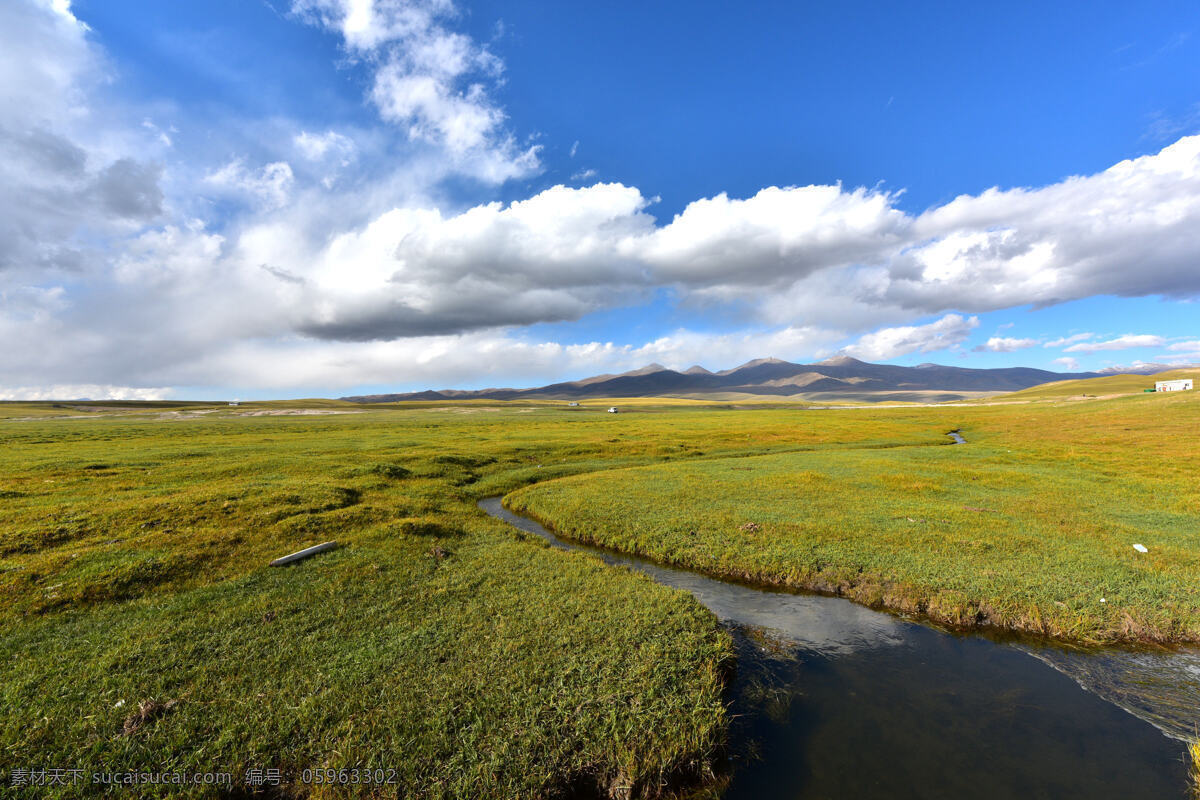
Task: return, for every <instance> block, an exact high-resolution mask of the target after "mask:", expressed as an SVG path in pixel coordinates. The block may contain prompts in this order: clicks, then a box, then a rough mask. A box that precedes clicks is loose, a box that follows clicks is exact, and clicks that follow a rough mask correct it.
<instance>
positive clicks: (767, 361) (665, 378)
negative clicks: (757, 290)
mask: <svg viewBox="0 0 1200 800" xmlns="http://www.w3.org/2000/svg"><path fill="white" fill-rule="evenodd" d="M1098 374H1099V373H1095V372H1075V373H1061V372H1049V371H1047V370H1042V369H1032V368H1029V367H1009V368H1004V369H966V368H963V367H947V366H943V365H941V364H921V365H920V366H916V367H898V366H894V365H891V364H868V363H867V362H865V361H859V360H858V359H854V358H849V357H848V356H839V357H836V358H830V359H827V360H825V361H822V362H820V363H817V364H793V363H791V362H788V361H781V360H779V359H777V358H759V359H755V360H753V361H748V362H746V363H745V364H742V365H741V366H739V367H734V368H733V369H725V370H721V371H719V372H709V371H708V370H707V369H705V368H704V367H701V366H699V365H696V366H693V367H691V368H689V369H688V370H686V371H684V372H677V371H676V370H672V369H667V368H666V367H664V366H662V365H661V364H649V365H647V366H645V367H642V368H641V369H636V370H633V371H631V372H625V373H622V374H620V375H597V376H595V377H592V378H585V379H583V380H579V381H569V382H565V383H554V384H550V385H549V386H540V387H537V388H533V389H480V390H478V391H464V390H458V389H442V390H439V391H433V390H427V391H423V392H407V393H399V394H375V395H365V396H359V397H344V398H342V399H343V400H350V401H354V402H359V403H391V402H396V401H401V400H465V399H487V400H514V399H520V398H551V399H553V398H559V399H568V398H570V399H580V398H587V397H657V396H695V397H705V396H722V397H729V398H730V399H735V398H736V396H737V395H768V396H777V397H779V398H780V399H784V398H790V399H806V400H835V399H855V400H866V401H881V400H904V399H923V400H939V401H944V400H953V399H956V398H963V397H970V396H978V395H980V394H997V393H1001V392H1014V391H1017V390H1020V389H1028V388H1029V387H1031V386H1038V385H1040V384H1043V383H1049V382H1051V381H1062V380H1070V379H1074V378H1094V377H1096V376H1097V375H1098Z"/></svg>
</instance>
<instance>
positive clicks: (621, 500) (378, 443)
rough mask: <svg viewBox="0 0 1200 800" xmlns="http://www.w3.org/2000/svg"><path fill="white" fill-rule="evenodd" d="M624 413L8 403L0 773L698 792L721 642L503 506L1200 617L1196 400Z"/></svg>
mask: <svg viewBox="0 0 1200 800" xmlns="http://www.w3.org/2000/svg"><path fill="white" fill-rule="evenodd" d="M613 402H616V403H617V404H618V405H619V406H620V407H621V408H622V411H623V413H621V414H615V415H614V414H606V413H604V410H603V409H604V407H606V405H605V401H595V402H592V401H589V402H587V403H585V404H584V405H583V406H580V407H577V408H569V407H567V406H566V405H565V403H562V402H555V403H548V402H541V403H539V402H522V403H511V404H510V403H497V402H489V403H480V402H468V403H446V402H442V403H413V404H400V405H387V406H356V405H353V404H342V403H338V402H336V401H333V402H330V403H328V404H324V405H322V404H318V403H316V402H313V403H308V402H307V401H292V402H289V403H281V404H271V403H247V404H243V405H242V406H241V407H239V408H237V409H233V408H229V407H226V406H223V405H221V404H216V405H214V404H207V405H205V404H199V405H184V404H178V403H175V404H171V403H167V404H129V403H122V404H113V405H111V406H100V405H99V404H89V403H78V404H61V405H62V406H65V407H57V408H55V407H54V405H56V404H5V405H4V407H3V408H2V409H0V412H2V413H0V417H4V419H2V420H0V436H3V441H4V447H3V448H2V449H0V664H2V665H3V666H0V771H2V770H11V769H16V768H49V767H62V768H74V767H79V768H84V769H87V770H88V771H124V770H141V769H147V768H153V769H164V770H188V771H193V770H198V771H207V770H222V771H230V772H232V773H234V775H235V781H239V780H240V778H241V775H242V773H243V772H244V771H245V770H246V769H249V768H277V769H282V770H284V771H285V773H290V774H291V775H292V776H293V777H294V778H295V777H299V775H300V772H301V771H302V770H304V769H306V768H348V769H352V768H360V769H361V768H367V767H370V768H372V769H374V768H383V769H394V770H395V771H396V772H395V777H396V780H397V781H398V783H397V784H395V785H392V786H388V787H383V788H371V787H364V786H358V787H355V788H354V789H353V790H352V791H349V792H348V793H350V794H354V795H364V796H380V797H387V796H404V797H418V798H433V797H463V798H466V797H471V798H488V797H496V798H499V797H514V796H528V797H556V796H566V795H570V794H571V793H572V792H582V793H584V794H589V793H591V794H613V795H614V796H616V795H622V794H623V793H625V792H626V791H628V792H629V794H630V796H635V797H636V796H656V795H662V794H664V793H668V792H669V791H671V790H672V788H673V787H675V786H683V785H687V784H692V783H695V782H696V781H703V780H704V779H705V778H706V777H707V776H709V775H710V774H711V771H712V769H713V764H714V760H715V759H716V758H717V757H718V755H719V750H720V746H721V742H722V738H723V735H724V731H725V728H726V725H727V722H728V719H727V712H726V710H725V707H724V704H723V701H722V689H723V686H724V681H725V674H726V673H727V671H728V669H729V668H730V666H731V664H730V661H731V658H732V656H731V653H732V646H731V643H730V641H729V637H728V635H727V634H726V633H725V632H724V631H723V630H722V629H721V628H720V627H719V626H718V625H717V622H716V620H715V618H714V617H713V616H712V615H711V614H710V613H709V612H708V611H706V610H705V609H704V608H702V607H701V606H699V605H698V604H697V603H696V601H695V600H694V599H693V598H691V597H690V596H689V595H687V594H684V593H681V592H675V591H672V590H668V589H665V588H663V587H661V586H658V585H656V584H654V583H652V582H651V581H650V580H649V579H647V578H645V577H643V576H641V575H639V574H636V573H632V572H627V571H622V570H616V569H612V568H609V567H606V566H604V565H603V564H602V563H601V562H600V561H598V560H597V559H594V558H592V557H589V556H585V555H582V554H578V553H564V552H561V551H558V550H554V549H551V548H549V547H547V546H546V545H545V544H544V543H543V542H541V541H540V540H539V539H537V538H536V537H527V536H525V535H523V534H520V533H517V532H515V531H514V530H513V529H511V528H509V527H508V526H505V525H503V524H502V523H499V522H497V521H495V520H492V519H491V518H489V517H487V516H486V515H484V514H483V513H482V512H480V511H479V510H478V509H477V508H476V506H475V503H476V501H477V500H479V499H480V498H484V497H491V496H497V495H507V496H508V503H509V504H510V505H511V506H513V507H516V508H520V509H525V510H529V511H531V512H532V513H534V514H535V515H537V516H539V517H541V518H543V519H546V520H549V521H550V522H552V523H553V524H554V525H555V526H556V527H558V528H559V529H560V530H562V531H564V532H565V533H567V534H568V535H570V536H574V537H577V538H580V539H586V540H589V541H595V542H599V543H602V544H607V545H609V546H613V547H618V548H620V549H625V550H629V551H636V552H640V553H645V554H649V555H651V556H654V557H657V558H661V559H663V560H667V561H673V562H676V563H681V564H687V565H689V566H693V567H696V568H699V569H702V570H705V571H709V572H713V573H718V574H723V575H734V576H741V577H746V578H751V579H754V580H760V581H763V582H768V583H782V584H787V585H792V586H797V587H799V586H809V587H815V588H821V589H826V590H831V591H839V592H841V593H843V594H845V595H847V596H849V597H853V598H855V599H858V600H861V601H863V602H868V603H872V604H876V605H882V606H888V607H893V608H898V609H904V610H911V611H916V612H921V613H925V614H927V615H929V616H931V617H934V618H937V619H944V620H948V621H952V622H956V623H961V624H966V625H972V624H979V623H981V622H988V623H991V624H995V625H1002V626H1007V627H1014V628H1022V629H1025V630H1037V631H1041V632H1045V633H1050V634H1053V635H1058V636H1064V637H1069V638H1074V639H1078V640H1084V641H1107V640H1119V639H1139V640H1141V639H1153V640H1162V641H1183V640H1195V639H1197V638H1198V635H1200V621H1198V616H1200V612H1198V611H1197V607H1198V606H1200V596H1198V595H1197V592H1198V591H1200V589H1198V588H1197V587H1198V586H1200V580H1197V578H1198V577H1200V570H1198V566H1200V561H1198V559H1200V527H1198V523H1197V520H1198V519H1200V516H1198V514H1200V485H1198V484H1197V482H1196V480H1195V475H1196V474H1197V467H1200V453H1198V448H1197V447H1196V438H1197V431H1198V430H1200V428H1198V427H1197V423H1198V422H1200V402H1197V401H1196V397H1195V396H1192V395H1191V393H1186V394H1181V395H1175V396H1157V397H1156V396H1137V397H1131V398H1125V399H1118V400H1108V401H1096V402H1089V403H1038V404H1024V405H1013V406H980V407H963V406H958V407H928V408H921V407H914V408H890V409H869V408H868V409H863V408H845V409H837V410H829V411H810V410H805V409H804V408H803V407H800V406H795V405H793V406H790V407H775V408H755V409H738V408H735V407H731V406H729V405H728V404H717V403H695V402H687V401H679V400H674V401H660V402H655V401H650V400H642V401H636V402H635V401H630V400H629V399H621V400H620V401H613ZM77 406H87V407H88V408H98V409H99V410H81V409H80V408H78V407H77ZM311 410H320V411H324V412H326V413H324V414H320V415H309V414H302V413H300V412H304V411H311ZM334 411H339V412H351V413H328V412H334ZM200 412H203V413H200ZM248 412H263V413H267V412H269V413H270V414H279V415H276V416H270V415H268V416H261V415H258V416H255V415H250V414H249V413H248ZM959 427H961V428H962V429H963V432H964V434H965V435H966V436H967V438H968V439H969V442H970V443H969V444H968V445H967V446H965V447H960V446H947V445H946V442H948V441H949V440H948V439H947V438H946V437H945V435H944V434H945V432H946V431H947V430H951V429H954V428H959ZM329 539H335V540H337V541H338V542H339V543H340V545H341V547H340V548H339V549H338V550H335V551H334V552H332V553H328V554H324V555H321V556H318V557H315V558H312V559H310V560H307V561H304V562H302V563H300V564H299V565H296V566H292V567H288V568H283V569H279V568H270V567H268V566H266V565H267V562H268V561H269V560H271V559H272V558H275V557H277V556H280V555H283V554H286V553H289V552H292V551H294V550H298V549H300V548H302V547H305V546H308V545H312V544H315V543H318V542H321V541H325V540H329ZM1133 542H1140V543H1143V544H1145V545H1146V546H1147V547H1149V548H1150V552H1149V553H1147V554H1145V555H1142V554H1138V553H1136V552H1135V551H1134V550H1133V549H1132V548H1131V544H1132V543H1133ZM1100 596H1104V597H1106V599H1107V601H1108V602H1107V603H1106V604H1099V603H1098V599H1099V597H1100ZM2 780H3V777H2V776H0V781H2ZM90 789H91V787H90V786H82V787H76V788H75V789H68V790H62V791H59V792H58V794H59V795H61V796H75V795H78V796H85V795H88V794H90ZM289 792H290V794H292V795H298V796H318V797H321V796H342V795H344V794H346V793H347V790H344V789H343V790H338V789H332V788H329V787H305V786H300V785H297V784H293V785H292V786H291V788H290V790H289ZM162 793H163V791H162V790H161V789H155V790H145V791H144V794H145V795H147V796H159V795H161V794H162ZM196 793H197V792H196V791H195V790H194V789H188V790H185V789H181V790H179V791H178V794H180V795H181V796H191V795H194V794H196ZM215 793H216V792H215V790H214V794H215ZM138 794H139V793H138V792H136V791H135V792H131V793H129V795H130V796H138Z"/></svg>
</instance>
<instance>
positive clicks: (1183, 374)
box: [1002, 369, 1200, 400]
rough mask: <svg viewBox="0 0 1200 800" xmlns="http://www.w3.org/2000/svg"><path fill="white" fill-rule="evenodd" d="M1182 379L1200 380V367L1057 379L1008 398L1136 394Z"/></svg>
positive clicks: (1034, 398)
mask: <svg viewBox="0 0 1200 800" xmlns="http://www.w3.org/2000/svg"><path fill="white" fill-rule="evenodd" d="M1180 378H1195V379H1197V380H1200V369H1176V370H1171V371H1170V372H1160V373H1158V374H1155V375H1124V374H1122V375H1106V376H1104V377H1102V378H1081V379H1079V380H1072V381H1055V382H1054V383H1044V384H1042V385H1041V386H1034V387H1032V388H1029V389H1022V390H1021V391H1019V392H1012V393H1010V394H1006V395H1004V396H1003V398H1002V399H1004V400H1052V399H1065V398H1068V397H1107V396H1111V395H1119V394H1136V393H1139V392H1144V391H1145V390H1146V389H1153V388H1154V384H1155V383H1156V382H1157V381H1173V380H1178V379H1180Z"/></svg>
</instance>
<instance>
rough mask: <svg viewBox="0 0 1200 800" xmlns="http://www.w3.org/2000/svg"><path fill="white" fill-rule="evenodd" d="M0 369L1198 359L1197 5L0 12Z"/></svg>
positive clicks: (80, 385) (84, 382)
mask: <svg viewBox="0 0 1200 800" xmlns="http://www.w3.org/2000/svg"><path fill="white" fill-rule="evenodd" d="M0 30H2V31H3V33H0V93H3V99H4V103H3V104H2V107H3V108H4V109H6V110H5V111H3V112H0V114H2V115H3V116H2V117H0V150H2V151H3V152H0V156H2V157H3V163H4V166H3V167H0V172H2V174H0V178H2V179H3V180H0V216H2V217H3V218H4V219H5V220H6V222H5V223H2V224H0V335H2V336H3V337H4V338H5V340H6V341H9V342H10V343H13V346H12V347H10V348H9V350H8V352H7V353H5V354H4V355H0V397H14V398H15V397H54V396H59V397H61V396H81V395H85V394H86V395H87V396H114V397H160V396H226V395H230V396H232V395H236V396H241V397H247V398H248V397H286V396H307V395H326V396H329V395H333V396H336V395H340V394H348V393H360V392H370V391H382V390H405V389H421V388H428V387H449V386H457V387H466V388H471V387H481V386H494V385H532V384H537V383H543V382H549V381H553V380H561V379H570V378H578V377H583V376H586V375H590V374H595V373H599V372H611V371H621V370H623V369H630V368H635V367H638V366H641V365H642V364H644V363H647V362H650V361H657V362H660V363H664V364H667V365H668V366H676V367H681V368H682V367H686V366H689V365H690V364H692V363H697V362H699V363H702V364H704V365H705V366H708V367H710V368H712V369H720V368H725V367H730V366H734V365H736V364H737V363H740V362H742V361H745V360H748V359H751V358H756V357H765V356H775V357H780V358H786V359H789V360H793V361H813V360H819V359H821V358H825V357H828V356H831V355H835V354H838V353H849V354H851V355H855V356H857V357H860V358H864V359H865V360H872V361H884V362H889V363H901V364H916V363H922V362H926V361H936V362H941V363H950V364H956V365H963V366H976V367H996V366H1013V365H1022V366H1037V367H1043V368H1047V369H1054V370H1076V369H1078V370H1088V369H1100V368H1105V367H1112V366H1117V365H1131V364H1139V363H1145V362H1154V363H1192V362H1200V325H1198V324H1197V322H1196V320H1197V319H1200V316H1198V315H1197V314H1196V306H1195V304H1194V299H1195V297H1196V296H1197V294H1198V293H1200V269H1197V266H1198V264H1197V255H1198V254H1200V139H1197V138H1194V137H1196V135H1197V134H1198V133H1200V88H1197V87H1200V40H1198V39H1197V36H1198V35H1200V8H1197V7H1196V5H1195V4H1194V3H1146V4H1138V5H1136V6H1134V5H1130V4H1117V3H1102V4H1097V3H1087V4H1084V3H1060V4H1053V6H1052V7H1046V6H1045V5H1044V4H1020V5H1013V6H1008V7H1005V8H1003V9H1000V8H989V7H979V6H976V5H972V4H950V3H944V4H932V3H930V4H922V5H921V7H920V8H919V9H916V10H914V9H912V8H901V7H898V6H896V5H895V4H883V3H840V4H762V5H758V6H754V5H749V6H747V5H744V6H738V7H733V6H730V5H729V4H727V3H706V2H689V3H669V2H663V3H653V4H647V3H626V2H614V3H605V4H593V5H583V6H580V5H578V4H575V5H571V4H566V5H561V4H560V5H547V4H545V3H534V2H511V1H510V2H504V3H500V2H479V3H467V2H458V3H452V2H451V1H450V0H419V1H418V2H394V1H393V0H374V2H372V0H295V1H294V2H288V0H272V2H269V3H268V2H206V3H198V4H191V3H158V2H155V3H151V2H120V1H119V0H104V2H99V1H98V0H75V2H73V3H68V2H66V0H8V2H6V3H4V4H2V5H0Z"/></svg>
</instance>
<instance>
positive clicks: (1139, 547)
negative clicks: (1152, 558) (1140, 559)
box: [1133, 544, 1149, 553]
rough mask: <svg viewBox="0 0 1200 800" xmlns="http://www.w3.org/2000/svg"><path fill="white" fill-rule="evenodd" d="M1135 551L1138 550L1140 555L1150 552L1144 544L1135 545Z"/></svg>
mask: <svg viewBox="0 0 1200 800" xmlns="http://www.w3.org/2000/svg"><path fill="white" fill-rule="evenodd" d="M1133 549H1134V550H1137V551H1138V552H1139V553H1147V552H1149V551H1148V550H1147V549H1146V545H1144V544H1135V545H1134V546H1133Z"/></svg>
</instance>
